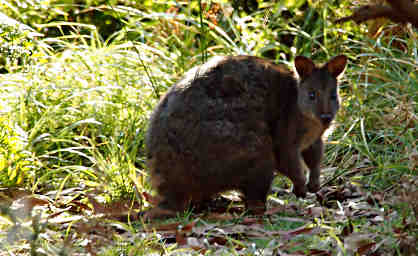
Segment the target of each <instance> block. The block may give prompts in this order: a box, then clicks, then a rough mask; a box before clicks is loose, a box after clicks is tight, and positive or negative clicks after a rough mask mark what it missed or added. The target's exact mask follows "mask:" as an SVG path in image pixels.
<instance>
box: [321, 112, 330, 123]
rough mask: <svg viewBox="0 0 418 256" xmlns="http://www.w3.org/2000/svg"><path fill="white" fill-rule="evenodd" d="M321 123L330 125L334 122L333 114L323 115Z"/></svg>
mask: <svg viewBox="0 0 418 256" xmlns="http://www.w3.org/2000/svg"><path fill="white" fill-rule="evenodd" d="M320 117H321V121H322V123H323V124H329V123H331V121H332V115H331V114H321V116H320Z"/></svg>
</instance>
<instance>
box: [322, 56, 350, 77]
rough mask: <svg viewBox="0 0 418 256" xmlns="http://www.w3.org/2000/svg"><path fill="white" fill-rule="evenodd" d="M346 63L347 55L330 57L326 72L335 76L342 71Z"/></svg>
mask: <svg viewBox="0 0 418 256" xmlns="http://www.w3.org/2000/svg"><path fill="white" fill-rule="evenodd" d="M346 64H347V57H346V56H344V55H339V56H337V57H334V58H332V59H331V60H330V61H328V63H327V65H326V67H327V69H328V72H329V73H330V74H331V75H332V76H333V77H335V78H336V77H337V76H339V75H340V74H341V73H342V72H343V71H344V68H345V65H346Z"/></svg>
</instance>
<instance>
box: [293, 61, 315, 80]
mask: <svg viewBox="0 0 418 256" xmlns="http://www.w3.org/2000/svg"><path fill="white" fill-rule="evenodd" d="M295 67H296V71H297V72H298V74H299V76H300V77H301V78H302V79H304V78H306V77H307V76H309V75H310V74H312V71H313V70H314V68H315V64H314V63H313V62H312V60H311V59H309V58H306V57H304V56H297V57H296V58H295Z"/></svg>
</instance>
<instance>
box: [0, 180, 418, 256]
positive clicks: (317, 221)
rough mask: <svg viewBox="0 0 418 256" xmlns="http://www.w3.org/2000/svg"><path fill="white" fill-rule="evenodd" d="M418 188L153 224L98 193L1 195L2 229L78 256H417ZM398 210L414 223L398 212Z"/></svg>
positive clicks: (132, 206)
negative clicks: (171, 255) (147, 250)
mask: <svg viewBox="0 0 418 256" xmlns="http://www.w3.org/2000/svg"><path fill="white" fill-rule="evenodd" d="M417 183H418V182H417V181H415V180H414V179H411V177H410V178H408V177H405V178H404V179H402V180H401V181H400V183H399V185H398V186H397V187H396V189H394V190H393V191H392V193H390V194H388V193H383V192H365V191H363V190H362V189H361V187H360V185H359V184H356V183H351V182H345V183H342V184H338V185H332V186H324V187H323V188H322V189H321V190H320V191H319V192H318V193H316V194H315V195H314V196H310V197H308V198H307V199H295V197H294V196H292V195H291V194H290V193H288V195H281V198H280V199H277V198H275V197H273V196H272V197H271V200H269V201H268V209H267V211H266V212H265V213H264V215H248V214H246V212H245V210H244V208H243V207H242V206H241V205H239V204H240V202H237V200H236V198H234V199H233V200H232V201H229V199H228V200H227V199H226V198H223V199H222V200H225V203H227V204H229V206H228V207H223V206H222V207H218V209H217V208H216V207H212V208H211V211H210V212H208V211H205V210H202V211H201V212H193V213H192V214H191V215H189V216H187V217H186V218H180V220H178V219H174V220H177V221H174V222H173V219H172V220H171V222H161V221H153V222H149V223H147V222H143V221H142V219H141V217H140V216H139V215H138V212H139V210H141V209H140V207H139V204H138V203H136V202H131V201H122V200H121V201H115V202H113V203H104V202H101V200H99V198H100V196H99V194H100V192H99V191H94V192H89V193H87V194H83V193H81V194H80V195H79V196H74V193H76V192H81V190H79V189H77V188H73V189H69V190H66V191H61V193H52V192H50V193H48V194H47V195H37V194H30V193H26V192H22V191H20V192H19V193H16V192H13V191H7V190H1V191H0V196H1V197H2V198H3V199H4V200H2V203H1V204H0V206H1V210H2V215H1V216H2V218H0V226H1V227H2V231H1V232H2V233H3V235H4V234H6V235H7V237H9V239H8V243H11V244H12V243H19V242H23V241H24V240H25V239H26V240H27V239H30V237H31V234H32V235H33V233H36V232H35V230H36V228H35V227H34V225H38V231H37V232H39V233H40V234H42V236H41V237H40V238H39V239H45V240H48V241H55V242H57V240H58V242H61V246H62V247H66V248H69V249H68V250H69V251H70V252H72V253H74V255H77V254H79V255H83V252H84V253H89V254H90V255H98V254H100V252H101V250H103V249H104V248H106V247H109V246H112V245H113V246H117V244H118V243H120V240H122V241H132V243H134V241H136V240H137V239H156V240H157V242H159V243H163V244H165V246H167V245H175V247H176V248H177V249H178V250H180V249H181V250H187V251H189V253H195V254H204V253H207V252H210V253H211V254H212V253H213V254H214V255H217V254H219V255H221V254H222V253H224V252H228V251H229V252H230V250H234V251H235V253H236V255H248V253H251V252H258V254H260V253H261V252H262V254H260V255H340V254H341V253H348V254H349V255H355V254H356V255H391V254H392V253H394V249H393V246H392V245H393V244H397V245H398V246H399V248H400V250H401V251H402V252H405V253H407V254H404V255H413V254H414V253H416V244H417V237H416V236H414V234H416V231H417V229H418V227H417V223H416V217H415V216H416V212H417V203H416V202H417V200H416V198H418V197H417V196H418V194H417V193H418V192H417V191H418V190H417ZM282 194H283V193H282ZM148 198H150V197H148ZM283 198H284V199H283ZM399 202H404V203H405V204H406V205H407V206H408V207H410V209H411V210H412V211H413V212H414V213H415V216H411V215H406V214H404V213H403V212H402V211H400V210H398V209H397V208H396V207H393V206H392V205H395V203H399ZM231 204H232V206H231ZM219 205H220V204H219V202H217V206H219ZM225 209H230V210H231V211H228V210H227V211H225ZM35 220H36V222H35ZM63 234H65V235H63ZM116 237H119V239H116ZM154 249H155V250H156V251H161V250H164V249H163V247H156V248H154ZM177 249H176V250H177ZM46 254H48V253H46ZM49 254H50V255H52V254H51V253H49ZM256 254H257V253H256ZM256 254H254V255H256ZM0 255H2V254H1V253H0ZM341 255H342V254H341Z"/></svg>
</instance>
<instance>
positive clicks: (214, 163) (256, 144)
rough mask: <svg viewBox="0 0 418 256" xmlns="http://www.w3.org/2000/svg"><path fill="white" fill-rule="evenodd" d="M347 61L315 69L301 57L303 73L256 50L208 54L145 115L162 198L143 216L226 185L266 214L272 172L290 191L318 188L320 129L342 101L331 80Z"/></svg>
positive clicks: (168, 212)
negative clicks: (285, 181)
mask: <svg viewBox="0 0 418 256" xmlns="http://www.w3.org/2000/svg"><path fill="white" fill-rule="evenodd" d="M346 62H347V58H346V57H345V56H343V55H340V56H337V57H334V58H332V59H331V60H330V61H329V62H328V63H326V64H325V65H323V66H316V65H315V64H314V63H313V62H312V60H310V59H309V58H306V57H303V56H298V57H296V58H295V67H296V71H297V74H298V75H299V79H297V78H296V77H295V76H294V74H293V72H291V71H290V70H288V69H287V68H286V67H283V66H279V65H276V64H274V63H272V62H270V61H268V60H264V59H262V58H258V57H254V56H234V57H214V58H212V59H211V60H209V61H208V62H207V63H206V64H204V65H201V66H198V67H195V68H193V69H191V70H190V71H188V72H187V73H186V74H185V76H184V77H183V79H181V80H180V81H179V82H177V83H176V84H175V85H173V86H172V87H171V88H170V90H169V91H168V92H167V94H166V95H165V96H164V97H163V98H162V99H161V101H160V103H159V104H158V105H157V107H156V108H155V110H154V112H153V113H152V115H151V119H150V124H149V128H148V131H147V134H146V150H147V166H148V169H149V171H150V176H151V184H152V186H153V187H154V188H155V189H156V190H157V192H158V193H159V204H158V206H156V207H155V208H153V209H151V210H149V211H148V212H146V213H145V217H146V218H148V219H149V218H160V217H169V216H173V215H175V214H176V212H178V211H182V210H184V209H185V208H186V207H187V204H188V203H189V202H200V201H203V200H209V199H210V198H211V197H213V196H214V195H216V194H217V193H220V192H223V191H226V190H232V189H234V190H239V191H241V192H242V194H243V195H244V197H245V203H246V207H247V208H248V209H249V210H251V211H256V212H260V209H261V210H263V211H264V210H265V202H266V197H267V195H268V193H269V191H270V186H271V183H272V180H273V177H274V173H275V171H276V170H277V171H279V172H280V173H282V174H284V175H286V176H287V177H289V178H290V180H291V181H292V182H293V184H294V188H293V191H294V193H295V194H296V196H298V197H304V196H305V195H306V192H307V191H310V192H316V191H318V190H319V187H320V183H319V175H320V167H319V165H320V161H321V157H322V154H323V142H322V139H321V136H322V134H323V133H324V131H325V130H326V129H327V128H328V127H329V125H330V123H331V121H332V120H333V118H334V116H335V114H336V112H337V110H338V108H339V99H338V92H337V77H338V76H339V75H340V74H341V73H342V72H343V70H344V68H345V66H346ZM302 160H304V161H305V163H306V166H307V167H308V168H309V169H310V175H309V177H310V178H309V182H308V183H307V184H306V178H305V175H304V170H303V166H304V165H303V164H302Z"/></svg>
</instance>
